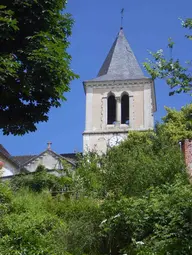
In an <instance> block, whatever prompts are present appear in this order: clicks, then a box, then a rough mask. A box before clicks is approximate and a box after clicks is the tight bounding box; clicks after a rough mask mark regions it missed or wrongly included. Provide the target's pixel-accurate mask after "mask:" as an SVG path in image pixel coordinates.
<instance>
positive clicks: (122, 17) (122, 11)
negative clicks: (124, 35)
mask: <svg viewBox="0 0 192 255" xmlns="http://www.w3.org/2000/svg"><path fill="white" fill-rule="evenodd" d="M123 19H124V8H122V10H121V28H123Z"/></svg>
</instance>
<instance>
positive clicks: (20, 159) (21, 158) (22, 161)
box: [12, 155, 37, 165]
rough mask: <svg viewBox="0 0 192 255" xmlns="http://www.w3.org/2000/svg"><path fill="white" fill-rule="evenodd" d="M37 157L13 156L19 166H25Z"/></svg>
mask: <svg viewBox="0 0 192 255" xmlns="http://www.w3.org/2000/svg"><path fill="white" fill-rule="evenodd" d="M35 156H37V155H23V156H13V157H12V158H13V159H14V160H16V161H17V162H18V163H19V165H24V164H25V163H27V162H28V161H29V160H31V159H32V158H34V157H35Z"/></svg>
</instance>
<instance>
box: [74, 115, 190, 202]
mask: <svg viewBox="0 0 192 255" xmlns="http://www.w3.org/2000/svg"><path fill="white" fill-rule="evenodd" d="M167 118H168V117H167ZM164 129H165V128H163V127H161V128H159V129H158V134H157V133H155V132H153V131H147V132H137V131H136V132H135V131H133V132H129V136H128V139H127V140H126V141H125V142H123V143H122V144H121V145H120V146H118V147H115V148H113V149H111V150H109V151H108V153H107V154H106V156H99V155H97V154H93V153H89V154H87V155H86V156H84V157H83V160H82V161H80V163H79V165H78V167H77V170H76V173H75V180H76V181H75V190H76V191H77V194H78V195H79V196H81V195H82V196H85V195H89V196H91V197H97V198H101V199H103V198H106V197H116V198H118V197H121V196H139V195H140V194H141V195H142V194H143V193H145V192H146V190H147V189H148V188H150V187H151V186H159V185H162V184H165V183H166V182H169V183H171V182H173V181H174V179H175V176H176V174H178V173H181V172H182V171H183V169H185V165H184V161H183V157H182V155H181V152H180V148H179V144H178V142H177V143H175V142H172V141H171V140H170V139H167V133H166V136H165V134H164V133H165V132H164ZM167 132H169V130H168V131H167Z"/></svg>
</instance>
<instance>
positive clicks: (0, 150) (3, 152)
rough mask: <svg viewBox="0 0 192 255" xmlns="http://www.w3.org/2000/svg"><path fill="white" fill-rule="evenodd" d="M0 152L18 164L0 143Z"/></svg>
mask: <svg viewBox="0 0 192 255" xmlns="http://www.w3.org/2000/svg"><path fill="white" fill-rule="evenodd" d="M0 154H2V155H3V156H4V157H5V158H6V159H8V160H10V161H11V162H12V163H14V164H15V165H16V166H18V165H19V163H18V161H17V160H16V159H14V158H13V157H12V156H11V155H10V154H9V152H8V151H7V150H6V149H5V147H4V146H3V145H2V144H0Z"/></svg>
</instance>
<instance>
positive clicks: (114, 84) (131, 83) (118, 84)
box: [84, 78, 153, 89]
mask: <svg viewBox="0 0 192 255" xmlns="http://www.w3.org/2000/svg"><path fill="white" fill-rule="evenodd" d="M152 82H153V81H152V80H151V79H149V78H147V79H141V80H127V81H102V82H101V81H100V82H95V81H87V82H84V86H85V87H86V88H88V87H91V88H103V89H113V88H122V89H123V88H127V87H129V88H130V87H142V88H143V87H144V86H146V85H150V84H152Z"/></svg>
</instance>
